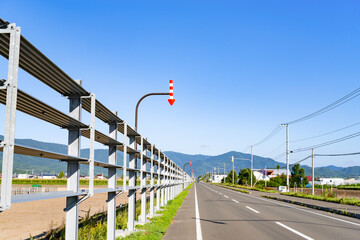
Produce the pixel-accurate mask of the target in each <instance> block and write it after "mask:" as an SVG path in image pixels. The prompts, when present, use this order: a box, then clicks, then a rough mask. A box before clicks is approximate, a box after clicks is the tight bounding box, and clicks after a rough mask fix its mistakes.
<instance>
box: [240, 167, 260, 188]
mask: <svg viewBox="0 0 360 240" xmlns="http://www.w3.org/2000/svg"><path fill="white" fill-rule="evenodd" d="M252 175H253V183H255V181H256V178H255V175H254V173H253V174H252ZM238 182H239V184H240V185H245V184H246V185H249V184H250V182H251V170H250V169H249V168H243V169H241V170H240V172H239V181H238Z"/></svg>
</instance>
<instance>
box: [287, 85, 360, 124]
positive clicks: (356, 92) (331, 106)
mask: <svg viewBox="0 0 360 240" xmlns="http://www.w3.org/2000/svg"><path fill="white" fill-rule="evenodd" d="M359 95H360V88H357V89H356V90H354V91H352V92H351V93H349V94H347V95H345V96H344V97H342V98H340V99H338V100H336V101H335V102H333V103H331V104H329V105H327V106H326V107H323V108H321V109H320V110H318V111H315V112H313V113H311V114H309V115H306V116H304V117H301V118H298V119H296V120H293V121H291V122H288V123H287V124H289V125H290V124H295V123H299V122H303V121H306V120H309V119H311V118H314V117H316V116H318V115H320V114H323V113H326V112H328V111H330V110H332V109H334V108H336V107H338V106H340V105H342V104H344V103H346V102H348V101H350V100H352V99H353V98H355V97H357V96H359Z"/></svg>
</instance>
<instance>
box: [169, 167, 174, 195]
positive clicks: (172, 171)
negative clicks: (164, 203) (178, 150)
mask: <svg viewBox="0 0 360 240" xmlns="http://www.w3.org/2000/svg"><path fill="white" fill-rule="evenodd" d="M170 183H171V187H170V193H169V194H170V197H169V199H170V200H172V199H173V193H174V163H173V162H172V161H171V162H170Z"/></svg>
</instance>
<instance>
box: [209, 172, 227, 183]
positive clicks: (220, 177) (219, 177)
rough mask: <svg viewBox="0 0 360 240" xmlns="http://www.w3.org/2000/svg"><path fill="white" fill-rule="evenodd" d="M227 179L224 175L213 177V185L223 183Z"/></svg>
mask: <svg viewBox="0 0 360 240" xmlns="http://www.w3.org/2000/svg"><path fill="white" fill-rule="evenodd" d="M226 177H227V175H224V174H215V175H213V176H212V182H213V183H221V181H222V180H223V178H226Z"/></svg>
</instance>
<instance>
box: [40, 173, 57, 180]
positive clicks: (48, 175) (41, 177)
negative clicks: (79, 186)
mask: <svg viewBox="0 0 360 240" xmlns="http://www.w3.org/2000/svg"><path fill="white" fill-rule="evenodd" d="M39 178H40V179H57V176H56V175H53V174H44V175H42V176H39Z"/></svg>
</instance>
